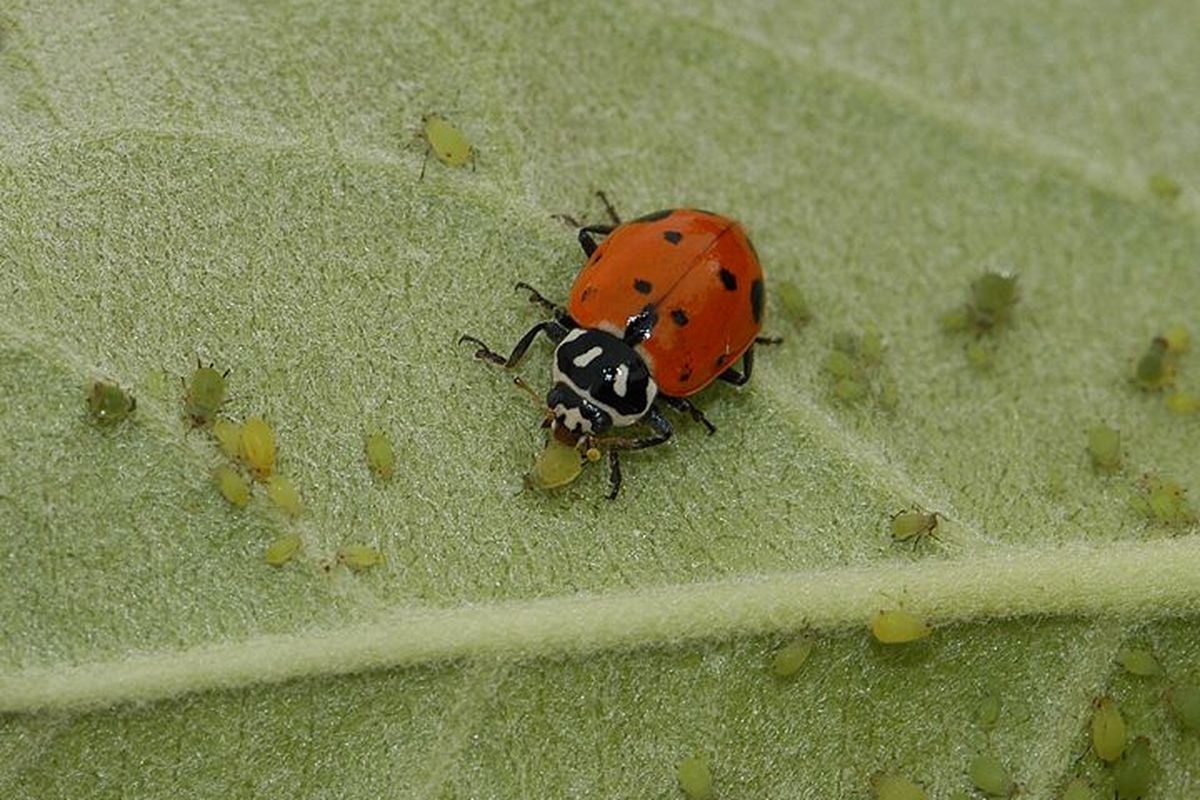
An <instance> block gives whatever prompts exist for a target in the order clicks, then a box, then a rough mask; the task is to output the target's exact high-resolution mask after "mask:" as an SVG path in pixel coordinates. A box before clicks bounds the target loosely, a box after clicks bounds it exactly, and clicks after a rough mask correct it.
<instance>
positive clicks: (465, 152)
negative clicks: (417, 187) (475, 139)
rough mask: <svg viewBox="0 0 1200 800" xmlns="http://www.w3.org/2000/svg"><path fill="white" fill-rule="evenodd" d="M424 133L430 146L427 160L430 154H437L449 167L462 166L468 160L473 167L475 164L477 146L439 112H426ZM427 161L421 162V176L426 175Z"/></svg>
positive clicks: (438, 158)
mask: <svg viewBox="0 0 1200 800" xmlns="http://www.w3.org/2000/svg"><path fill="white" fill-rule="evenodd" d="M421 125H422V133H424V135H425V142H426V144H427V145H428V147H427V148H426V150H425V162H428V161H429V154H430V153H433V154H434V155H435V156H437V160H438V161H441V162H442V163H443V164H445V165H446V166H449V167H461V166H463V165H464V164H466V163H467V162H468V161H470V162H471V166H472V169H473V168H474V165H475V148H474V147H473V146H472V145H471V141H470V140H469V139H468V138H467V135H466V134H465V133H463V132H462V131H461V130H459V129H458V128H456V127H455V126H454V125H452V124H450V122H449V120H447V119H446V118H445V117H442V116H439V115H438V114H426V115H425V116H424V117H423V118H422V119H421ZM425 162H422V163H421V178H424V177H425Z"/></svg>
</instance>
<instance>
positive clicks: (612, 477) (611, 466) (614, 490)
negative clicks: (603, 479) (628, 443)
mask: <svg viewBox="0 0 1200 800" xmlns="http://www.w3.org/2000/svg"><path fill="white" fill-rule="evenodd" d="M619 452H620V451H619V450H609V451H608V499H609V500H616V499H617V494H618V493H619V492H620V491H621V456H620V455H618V453H619Z"/></svg>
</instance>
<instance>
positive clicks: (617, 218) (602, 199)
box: [596, 190, 621, 227]
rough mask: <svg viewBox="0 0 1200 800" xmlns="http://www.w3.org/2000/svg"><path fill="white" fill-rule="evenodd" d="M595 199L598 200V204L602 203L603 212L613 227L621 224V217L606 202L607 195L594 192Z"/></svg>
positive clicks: (597, 191)
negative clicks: (606, 213)
mask: <svg viewBox="0 0 1200 800" xmlns="http://www.w3.org/2000/svg"><path fill="white" fill-rule="evenodd" d="M596 197H599V198H600V202H601V203H604V210H605V211H607V212H608V218H609V219H611V220H612V223H613V226H614V227H615V226H617V225H620V224H621V215H620V214H618V213H617V210H616V209H615V208H613V204H612V203H610V202H608V195H606V194H605V193H604V192H602V191H600V190H596Z"/></svg>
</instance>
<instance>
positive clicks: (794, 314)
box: [772, 281, 812, 328]
mask: <svg viewBox="0 0 1200 800" xmlns="http://www.w3.org/2000/svg"><path fill="white" fill-rule="evenodd" d="M772 292H773V293H774V295H775V297H776V299H777V300H778V301H779V307H780V308H781V309H782V311H783V315H784V316H785V317H787V318H788V319H789V320H791V322H792V324H793V325H795V326H796V327H798V328H799V327H802V326H804V325H807V324H808V323H809V322H811V321H812V309H811V308H809V305H808V300H807V299H806V298H805V297H804V293H803V292H801V291H800V289H799V287H797V286H796V284H794V283H792V282H791V281H782V282H779V283H776V284H775V286H774V288H773V289H772Z"/></svg>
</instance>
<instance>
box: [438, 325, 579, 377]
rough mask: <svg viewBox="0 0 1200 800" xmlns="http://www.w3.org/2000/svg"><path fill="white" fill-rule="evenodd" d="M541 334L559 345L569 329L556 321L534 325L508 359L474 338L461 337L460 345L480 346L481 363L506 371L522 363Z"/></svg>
mask: <svg viewBox="0 0 1200 800" xmlns="http://www.w3.org/2000/svg"><path fill="white" fill-rule="evenodd" d="M539 333H545V334H546V336H547V337H548V338H549V339H550V341H552V342H554V343H555V344H557V343H558V342H561V341H562V340H563V337H565V336H566V335H567V328H566V327H565V326H563V324H562V323H560V322H559V321H558V320H555V319H548V320H546V321H545V322H539V323H538V324H537V325H534V326H533V327H532V328H530V329H529V330H528V331H526V332H525V335H524V336H522V337H521V340H520V341H519V342H517V344H516V346H515V347H513V350H512V354H511V355H510V356H509V357H508V358H505V357H504V356H502V355H500V354H499V353H497V352H495V351H493V350H491V349H490V348H489V347H488V346H487V345H486V344H484V343H483V342H481V341H479V340H478V339H476V338H475V337H474V336H466V335H464V336H461V337H459V340H458V343H459V344H462V343H463V342H470V343H471V344H474V345H479V349H478V350H476V351H475V357H476V358H478V359H480V360H481V361H490V362H492V363H493V364H499V365H500V366H502V367H504V368H505V369H512V368H513V367H515V366H516V365H517V364H519V363H520V361H521V357H522V356H524V355H525V351H526V350H528V349H529V345H531V344H533V340H534V339H536V338H537V335H538V334H539Z"/></svg>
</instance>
